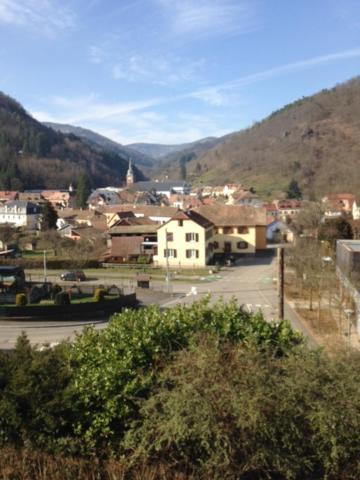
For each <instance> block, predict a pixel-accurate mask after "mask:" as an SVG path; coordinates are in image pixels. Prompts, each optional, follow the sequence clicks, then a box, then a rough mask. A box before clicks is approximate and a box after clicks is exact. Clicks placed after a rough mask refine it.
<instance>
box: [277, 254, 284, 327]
mask: <svg viewBox="0 0 360 480" xmlns="http://www.w3.org/2000/svg"><path fill="white" fill-rule="evenodd" d="M277 259H278V317H279V320H284V277H285V275H284V272H285V270H284V263H285V262H284V248H283V247H278V249H277Z"/></svg>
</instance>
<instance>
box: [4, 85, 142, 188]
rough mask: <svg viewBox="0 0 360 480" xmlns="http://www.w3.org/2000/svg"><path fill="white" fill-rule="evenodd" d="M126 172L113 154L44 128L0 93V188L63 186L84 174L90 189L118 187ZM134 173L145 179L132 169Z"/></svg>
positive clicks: (136, 169)
mask: <svg viewBox="0 0 360 480" xmlns="http://www.w3.org/2000/svg"><path fill="white" fill-rule="evenodd" d="M127 168H128V162H127V160H125V159H124V158H122V157H120V156H119V155H117V154H115V153H111V152H105V151H103V150H100V149H95V148H92V147H90V146H89V145H88V144H86V143H84V142H83V141H82V140H81V139H80V138H78V137H76V136H75V135H72V134H69V135H64V134H62V133H60V132H56V131H54V130H52V129H50V128H48V127H46V126H45V125H43V124H42V123H40V122H38V121H37V120H36V119H34V118H33V117H32V116H31V115H30V114H29V113H28V112H27V111H26V110H25V108H24V107H23V106H22V105H21V104H20V103H19V102H17V101H16V100H14V99H13V98H11V97H9V96H8V95H6V94H4V93H2V92H0V189H2V190H21V189H23V188H66V187H68V186H69V184H70V183H74V182H75V183H76V181H77V178H78V177H79V175H80V174H81V173H84V172H86V173H88V175H89V177H90V180H91V182H92V184H93V186H107V185H109V184H112V185H113V184H114V182H115V184H118V185H121V184H123V183H124V181H125V176H126V171H127ZM135 175H136V177H137V178H138V179H139V180H141V179H144V178H145V177H144V175H143V174H142V172H141V171H140V170H139V169H138V168H135Z"/></svg>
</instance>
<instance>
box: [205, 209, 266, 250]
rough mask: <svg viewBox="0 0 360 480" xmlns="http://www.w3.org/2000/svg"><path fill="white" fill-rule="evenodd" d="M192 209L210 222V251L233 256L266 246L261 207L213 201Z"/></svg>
mask: <svg viewBox="0 0 360 480" xmlns="http://www.w3.org/2000/svg"><path fill="white" fill-rule="evenodd" d="M196 211H197V212H198V213H200V214H201V215H202V216H203V217H205V218H207V219H209V220H210V221H211V222H212V223H213V224H214V236H213V239H212V242H213V254H235V256H236V255H238V254H244V253H255V252H256V251H257V250H263V249H265V248H266V210H265V208H259V207H251V206H244V205H221V204H214V205H204V206H202V207H200V208H198V209H197V210H196Z"/></svg>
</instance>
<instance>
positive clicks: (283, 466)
mask: <svg viewBox="0 0 360 480" xmlns="http://www.w3.org/2000/svg"><path fill="white" fill-rule="evenodd" d="M359 367H360V356H359V355H355V356H354V357H352V359H351V360H350V361H349V358H346V357H345V356H344V357H341V356H340V357H339V356H337V357H336V358H329V357H327V356H326V355H325V354H323V353H321V352H309V351H307V350H299V351H295V352H293V353H291V354H290V355H287V356H283V357H277V358H276V357H274V356H273V355H272V354H270V352H269V351H268V352H261V351H259V350H255V349H244V347H243V345H235V346H234V345H226V344H220V343H219V342H218V340H217V339H214V338H211V337H206V336H205V337H201V338H199V339H198V341H197V342H195V343H194V344H192V345H191V346H190V348H189V349H188V350H182V351H181V352H179V354H178V355H177V356H176V359H175V361H174V362H171V363H170V364H169V366H168V367H167V368H166V369H165V370H164V371H163V372H162V373H161V375H159V377H158V381H159V387H158V389H157V391H156V392H155V393H153V395H151V396H150V397H149V398H148V399H147V400H145V401H142V402H141V405H142V408H141V410H140V415H139V417H138V420H136V421H135V422H133V424H132V428H131V429H130V430H129V431H128V432H127V435H126V442H125V443H126V447H127V450H125V454H124V456H125V457H126V458H127V459H128V461H129V462H132V463H133V465H141V464H142V465H144V464H145V465H148V466H150V465H153V464H154V462H155V464H159V465H164V464H165V465H166V464H167V465H172V467H173V478H177V477H178V475H179V476H180V475H181V474H182V473H183V472H187V473H188V474H189V476H193V477H194V478H199V479H200V478H201V479H203V478H206V479H223V478H226V479H242V478H244V479H245V478H246V479H254V480H255V479H265V478H267V479H284V480H285V479H291V480H302V479H312V480H325V479H327V480H339V479H342V480H344V479H352V480H357V479H358V478H360V459H359V455H360V437H359V435H357V434H356V433H355V432H357V431H358V428H359V419H360V397H359V395H358V392H359V387H360V373H359Z"/></svg>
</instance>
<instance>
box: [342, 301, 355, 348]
mask: <svg viewBox="0 0 360 480" xmlns="http://www.w3.org/2000/svg"><path fill="white" fill-rule="evenodd" d="M344 313H345V315H346V317H347V329H348V330H347V342H346V351H347V354H348V355H350V351H351V315H352V314H353V313H354V310H351V308H346V309H345V310H344Z"/></svg>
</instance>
